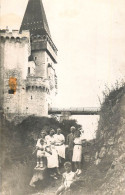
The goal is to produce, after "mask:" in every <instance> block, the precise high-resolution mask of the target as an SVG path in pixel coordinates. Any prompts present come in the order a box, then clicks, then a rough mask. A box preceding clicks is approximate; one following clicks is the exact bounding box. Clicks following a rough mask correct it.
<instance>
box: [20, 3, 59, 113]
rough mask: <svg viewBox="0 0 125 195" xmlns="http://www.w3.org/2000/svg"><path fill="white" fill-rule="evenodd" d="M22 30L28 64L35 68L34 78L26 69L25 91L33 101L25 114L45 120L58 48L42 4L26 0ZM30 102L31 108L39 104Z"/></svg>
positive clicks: (50, 100)
mask: <svg viewBox="0 0 125 195" xmlns="http://www.w3.org/2000/svg"><path fill="white" fill-rule="evenodd" d="M22 30H29V31H30V40H31V56H30V58H29V60H30V63H31V62H34V64H35V71H34V75H31V74H30V72H31V67H29V68H28V72H29V74H28V77H27V84H26V85H27V86H26V87H27V94H28V98H29V97H30V98H31V99H32V102H31V103H30V106H29V111H28V112H30V114H37V115H42V116H47V115H48V106H49V105H51V104H52V99H53V98H54V96H55V94H56V88H57V82H56V80H57V79H56V74H55V67H54V66H55V64H56V63H57V61H56V55H57V48H56V46H55V44H54V43H53V41H52V38H51V34H50V30H49V26H48V22H47V19H46V15H45V11H44V8H43V4H42V0H29V2H28V5H27V8H26V11H25V14H24V18H23V21H22V24H21V27H20V32H22ZM41 98H42V99H41ZM33 101H34V104H37V103H38V105H36V107H35V106H34V104H33ZM33 106H34V107H35V108H36V111H35V110H34V108H33ZM34 112H35V113H34Z"/></svg>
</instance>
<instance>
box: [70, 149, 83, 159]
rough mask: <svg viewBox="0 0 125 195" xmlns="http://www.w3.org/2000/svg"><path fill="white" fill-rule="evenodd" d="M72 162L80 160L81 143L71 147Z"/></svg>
mask: <svg viewBox="0 0 125 195" xmlns="http://www.w3.org/2000/svg"><path fill="white" fill-rule="evenodd" d="M72 161H73V162H81V161H82V145H75V146H74V148H73V157H72Z"/></svg>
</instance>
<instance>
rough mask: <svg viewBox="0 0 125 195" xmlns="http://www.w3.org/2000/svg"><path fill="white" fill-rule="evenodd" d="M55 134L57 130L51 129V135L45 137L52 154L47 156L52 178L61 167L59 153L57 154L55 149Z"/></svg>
mask: <svg viewBox="0 0 125 195" xmlns="http://www.w3.org/2000/svg"><path fill="white" fill-rule="evenodd" d="M54 134H55V130H54V129H51V130H50V133H49V135H47V136H46V137H45V139H46V142H47V146H50V150H51V152H52V154H46V157H47V167H48V168H49V169H50V171H51V176H54V175H55V172H57V169H58V167H59V161H58V153H57V150H56V148H55V138H54ZM55 169H56V170H55ZM55 178H56V177H55Z"/></svg>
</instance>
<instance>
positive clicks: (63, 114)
mask: <svg viewBox="0 0 125 195" xmlns="http://www.w3.org/2000/svg"><path fill="white" fill-rule="evenodd" d="M70 116H71V112H67V111H63V112H61V116H60V122H62V121H63V120H69V119H70Z"/></svg>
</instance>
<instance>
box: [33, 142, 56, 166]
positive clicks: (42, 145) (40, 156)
mask: <svg viewBox="0 0 125 195" xmlns="http://www.w3.org/2000/svg"><path fill="white" fill-rule="evenodd" d="M36 150H37V165H36V167H35V168H38V167H40V168H43V165H44V164H43V161H44V158H45V157H46V152H47V153H49V154H52V153H51V151H49V150H48V146H47V145H46V142H45V141H44V139H40V140H39V142H37V145H36Z"/></svg>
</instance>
